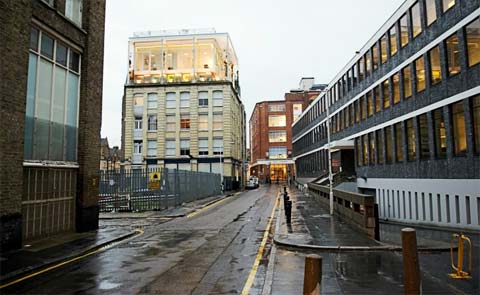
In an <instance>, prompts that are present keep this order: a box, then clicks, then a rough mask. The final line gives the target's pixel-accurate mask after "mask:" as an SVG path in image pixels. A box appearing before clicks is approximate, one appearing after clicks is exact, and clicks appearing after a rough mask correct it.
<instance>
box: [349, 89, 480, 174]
mask: <svg viewBox="0 0 480 295" xmlns="http://www.w3.org/2000/svg"><path fill="white" fill-rule="evenodd" d="M466 102H467V103H469V104H470V107H469V108H470V110H471V111H470V114H469V113H467V112H466V111H465V102H464V101H459V102H457V103H454V104H451V105H449V106H448V109H447V112H446V110H445V109H444V108H438V109H435V110H433V111H432V112H430V113H425V114H421V115H419V116H417V117H414V118H411V119H408V120H406V121H404V122H399V123H396V124H395V125H393V126H388V127H385V128H383V129H379V130H376V131H375V132H371V133H369V134H365V135H363V136H362V137H358V138H356V139H355V149H356V158H357V165H358V166H364V165H382V164H391V163H394V162H397V163H400V162H404V161H416V160H417V159H420V160H428V159H431V158H432V157H434V158H440V159H441V158H446V157H447V144H448V142H452V143H453V155H455V156H462V155H465V154H466V153H467V148H468V139H467V123H466V122H469V121H468V120H466V117H467V116H469V117H470V118H471V119H470V122H472V123H471V124H472V131H473V132H472V135H473V142H474V149H473V150H474V152H475V153H476V154H478V153H480V96H475V97H472V98H470V99H469V100H466ZM445 115H449V116H450V118H451V119H450V122H451V124H450V126H447V125H446V120H445ZM447 129H449V130H448V131H447ZM429 130H433V138H430V136H431V135H430V132H429ZM447 134H449V137H450V140H449V139H448V137H447ZM430 142H433V145H434V149H433V150H432V151H431V150H430ZM404 147H406V149H405V150H404ZM404 152H405V153H406V154H404Z"/></svg>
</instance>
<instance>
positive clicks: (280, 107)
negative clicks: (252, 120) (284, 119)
mask: <svg viewBox="0 0 480 295" xmlns="http://www.w3.org/2000/svg"><path fill="white" fill-rule="evenodd" d="M268 111H269V112H285V105H284V104H271V105H268Z"/></svg>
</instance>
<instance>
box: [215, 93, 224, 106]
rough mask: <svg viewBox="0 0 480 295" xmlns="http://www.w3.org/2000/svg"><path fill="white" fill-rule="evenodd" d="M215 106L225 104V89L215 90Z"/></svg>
mask: <svg viewBox="0 0 480 295" xmlns="http://www.w3.org/2000/svg"><path fill="white" fill-rule="evenodd" d="M213 106H214V107H221V106H223V91H221V90H215V91H213Z"/></svg>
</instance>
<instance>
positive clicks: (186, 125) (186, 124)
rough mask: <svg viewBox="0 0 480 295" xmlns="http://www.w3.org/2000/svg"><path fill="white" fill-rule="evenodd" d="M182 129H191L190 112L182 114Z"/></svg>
mask: <svg viewBox="0 0 480 295" xmlns="http://www.w3.org/2000/svg"><path fill="white" fill-rule="evenodd" d="M180 129H183V130H185V129H190V114H180Z"/></svg>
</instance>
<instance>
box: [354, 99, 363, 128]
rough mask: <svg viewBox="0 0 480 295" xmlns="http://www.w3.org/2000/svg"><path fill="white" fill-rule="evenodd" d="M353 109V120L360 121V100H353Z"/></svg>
mask: <svg viewBox="0 0 480 295" xmlns="http://www.w3.org/2000/svg"><path fill="white" fill-rule="evenodd" d="M353 103H354V111H355V122H357V123H358V122H360V106H361V104H360V101H359V100H357V101H354V102H353Z"/></svg>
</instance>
